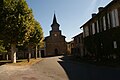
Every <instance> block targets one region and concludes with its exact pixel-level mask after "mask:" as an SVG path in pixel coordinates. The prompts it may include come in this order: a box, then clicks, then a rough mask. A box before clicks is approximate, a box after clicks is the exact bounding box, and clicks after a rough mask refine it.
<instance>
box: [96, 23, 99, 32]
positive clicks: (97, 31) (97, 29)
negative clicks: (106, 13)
mask: <svg viewBox="0 0 120 80" xmlns="http://www.w3.org/2000/svg"><path fill="white" fill-rule="evenodd" d="M96 26H97V33H99V24H98V21H97V25H96Z"/></svg>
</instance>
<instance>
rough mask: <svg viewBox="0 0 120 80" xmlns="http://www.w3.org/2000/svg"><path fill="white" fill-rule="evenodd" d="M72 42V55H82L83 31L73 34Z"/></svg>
mask: <svg viewBox="0 0 120 80" xmlns="http://www.w3.org/2000/svg"><path fill="white" fill-rule="evenodd" d="M73 43H74V48H73V49H72V54H73V55H74V56H79V57H83V56H84V42H83V33H80V34H78V35H76V36H74V37H73Z"/></svg>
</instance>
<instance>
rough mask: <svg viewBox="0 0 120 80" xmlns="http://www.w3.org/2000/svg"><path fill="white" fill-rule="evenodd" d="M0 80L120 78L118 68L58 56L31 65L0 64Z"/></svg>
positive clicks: (92, 79)
mask: <svg viewBox="0 0 120 80" xmlns="http://www.w3.org/2000/svg"><path fill="white" fill-rule="evenodd" d="M0 80H120V69H119V68H108V67H98V66H95V65H90V64H85V63H77V62H74V61H71V60H69V59H68V57H63V56H58V57H49V58H44V59H43V60H42V61H40V62H38V63H37V64H34V65H32V66H8V65H3V66H0Z"/></svg>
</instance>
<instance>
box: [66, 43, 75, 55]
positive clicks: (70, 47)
mask: <svg viewBox="0 0 120 80" xmlns="http://www.w3.org/2000/svg"><path fill="white" fill-rule="evenodd" d="M73 49H74V41H70V42H67V55H72V54H73Z"/></svg>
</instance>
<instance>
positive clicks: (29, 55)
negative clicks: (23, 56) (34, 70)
mask: <svg viewBox="0 0 120 80" xmlns="http://www.w3.org/2000/svg"><path fill="white" fill-rule="evenodd" d="M27 57H28V58H27V59H28V62H30V58H31V48H30V47H29V48H28V56H27Z"/></svg>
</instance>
